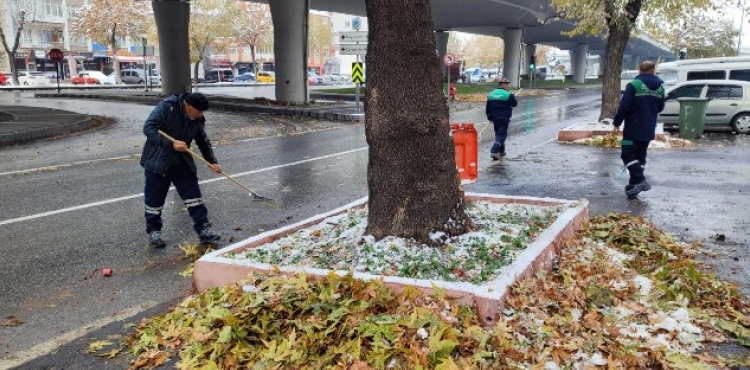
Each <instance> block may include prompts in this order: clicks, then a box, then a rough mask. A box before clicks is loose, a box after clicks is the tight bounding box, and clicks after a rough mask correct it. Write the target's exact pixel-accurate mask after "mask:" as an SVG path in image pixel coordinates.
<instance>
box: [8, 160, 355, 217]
mask: <svg viewBox="0 0 750 370" xmlns="http://www.w3.org/2000/svg"><path fill="white" fill-rule="evenodd" d="M367 149H368V147H362V148H357V149H352V150H347V151H343V152H338V153H333V154H327V155H323V156H320V157H315V158H308V159H303V160H299V161H295V162H290V163H285V164H280V165H277V166H270V167H265V168H260V169H257V170H252V171H247V172H240V173H237V174H234V175H232V176H233V177H242V176H247V175H252V174H256V173H261V172H267V171H273V170H277V169H279V168H284V167H291V166H296V165H299V164H303V163H309V162H314V161H320V160H324V159H329V158H334V157H338V156H342V155H347V154H352V153H356V152H360V151H363V150H367ZM223 180H226V178H224V177H217V178H213V179H208V180H203V181H199V182H198V183H199V184H208V183H212V182H216V181H223ZM170 189H173V188H170ZM142 197H143V193H140V194H132V195H126V196H123V197H118V198H111V199H105V200H101V201H98V202H93V203H86V204H81V205H77V206H73V207H67V208H61V209H57V210H54V211H47V212H42V213H37V214H33V215H28V216H22V217H16V218H11V219H7V220H2V221H0V226H4V225H10V224H15V223H19V222H24V221H30V220H35V219H38V218H42V217H48V216H54V215H59V214H61V213H68V212H73V211H80V210H82V209H87V208H92V207H98V206H102V205H105V204H111V203H117V202H122V201H126V200H130V199H135V198H142Z"/></svg>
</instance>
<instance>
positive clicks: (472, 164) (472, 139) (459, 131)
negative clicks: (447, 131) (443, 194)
mask: <svg viewBox="0 0 750 370" xmlns="http://www.w3.org/2000/svg"><path fill="white" fill-rule="evenodd" d="M451 133H452V134H453V146H454V147H455V149H456V168H457V169H458V175H459V176H460V177H461V183H472V182H475V181H477V172H478V171H477V158H478V157H479V152H478V145H477V144H478V140H477V130H476V129H475V128H474V124H473V123H451Z"/></svg>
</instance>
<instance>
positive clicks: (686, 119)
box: [677, 98, 711, 140]
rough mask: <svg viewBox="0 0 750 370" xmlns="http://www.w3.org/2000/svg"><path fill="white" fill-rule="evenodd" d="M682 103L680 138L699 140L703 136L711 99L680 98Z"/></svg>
mask: <svg viewBox="0 0 750 370" xmlns="http://www.w3.org/2000/svg"><path fill="white" fill-rule="evenodd" d="M677 101H678V102H680V134H679V136H680V138H683V139H689V140H692V139H697V138H699V137H701V136H703V130H704V129H705V125H706V108H708V102H709V101H711V99H709V98H678V99H677Z"/></svg>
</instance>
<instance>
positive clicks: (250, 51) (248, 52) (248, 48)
mask: <svg viewBox="0 0 750 370" xmlns="http://www.w3.org/2000/svg"><path fill="white" fill-rule="evenodd" d="M242 55H253V49H252V47H251V46H250V45H242Z"/></svg>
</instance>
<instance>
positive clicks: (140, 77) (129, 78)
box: [120, 69, 161, 85]
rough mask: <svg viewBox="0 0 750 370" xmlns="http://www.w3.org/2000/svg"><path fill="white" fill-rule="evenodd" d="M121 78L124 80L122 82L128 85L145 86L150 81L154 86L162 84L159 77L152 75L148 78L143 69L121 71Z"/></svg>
mask: <svg viewBox="0 0 750 370" xmlns="http://www.w3.org/2000/svg"><path fill="white" fill-rule="evenodd" d="M120 77H121V78H122V82H123V83H126V84H145V83H146V81H149V83H150V84H152V85H156V84H159V83H161V78H160V77H159V76H154V75H151V76H148V78H147V77H146V73H145V72H144V71H143V70H142V69H123V70H122V71H120Z"/></svg>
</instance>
